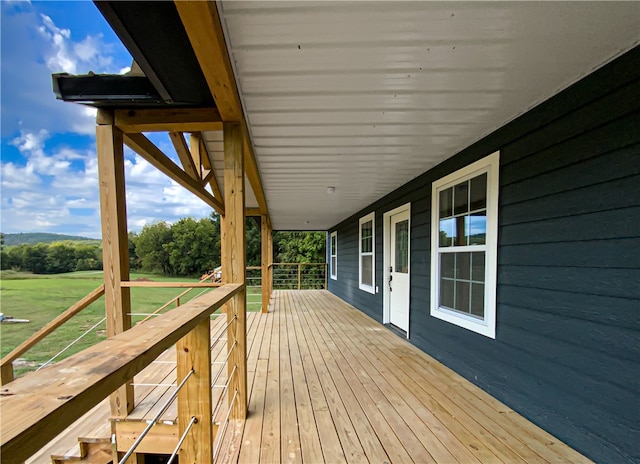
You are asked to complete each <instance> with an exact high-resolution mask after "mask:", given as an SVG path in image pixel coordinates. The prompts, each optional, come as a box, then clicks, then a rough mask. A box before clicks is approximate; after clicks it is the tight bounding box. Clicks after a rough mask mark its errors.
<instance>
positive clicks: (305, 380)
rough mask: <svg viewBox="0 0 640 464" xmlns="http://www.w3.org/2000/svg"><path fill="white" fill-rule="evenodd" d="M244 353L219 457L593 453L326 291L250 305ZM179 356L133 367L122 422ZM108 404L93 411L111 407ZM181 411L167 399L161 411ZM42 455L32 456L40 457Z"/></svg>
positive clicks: (268, 460)
mask: <svg viewBox="0 0 640 464" xmlns="http://www.w3.org/2000/svg"><path fill="white" fill-rule="evenodd" d="M225 320H226V318H224V317H219V318H218V319H217V320H215V321H213V322H212V330H211V331H212V334H215V333H216V332H217V331H218V330H219V328H221V327H224V321H225ZM247 353H248V360H247V366H248V387H249V393H250V400H249V417H248V419H247V421H246V423H244V424H242V423H231V424H230V426H229V428H228V429H227V433H226V434H225V436H224V441H223V442H222V446H221V449H220V453H219V454H218V458H217V462H218V463H236V462H239V463H250V464H253V463H263V464H274V463H280V462H304V463H314V464H315V463H322V462H326V463H331V464H333V463H345V462H348V463H364V462H374V463H411V462H415V463H428V462H441V463H456V462H459V463H505V464H507V463H517V462H528V463H531V462H537V463H560V462H565V463H578V462H590V461H589V460H588V459H586V458H585V457H584V456H582V455H580V454H579V453H577V452H576V451H574V450H572V449H571V448H569V447H568V446H567V445H565V444H563V443H562V442H560V441H559V440H557V439H556V438H554V437H552V436H551V435H549V434H548V433H546V432H544V431H543V430H541V429H540V428H538V427H536V426H535V425H533V424H532V423H531V422H529V421H528V420H526V419H524V418H523V417H522V416H520V415H518V414H517V413H515V412H514V411H513V410H511V409H510V408H508V407H507V406H505V405H504V404H502V403H500V402H499V401H497V400H496V399H494V398H493V397H491V396H489V395H488V394H486V393H485V392H484V391H482V390H480V389H479V388H477V387H475V386H474V385H473V384H471V383H469V382H468V381H466V380H465V379H463V378H462V377H460V376H459V375H457V374H455V373H454V372H453V371H451V370H449V369H448V368H446V367H445V366H443V365H442V364H440V363H439V362H438V361H436V360H434V359H433V358H431V357H430V356H428V355H426V354H425V353H423V352H421V351H420V350H418V349H417V348H415V347H413V346H412V345H411V344H409V343H408V342H407V341H406V340H404V339H403V338H401V337H399V336H397V335H396V334H394V333H393V332H391V331H390V330H388V329H387V328H385V327H384V326H382V325H380V324H378V323H377V322H375V321H374V320H372V319H371V318H369V317H368V316H366V315H364V314H363V313H362V312H360V311H358V310H356V309H354V308H353V307H351V306H350V305H348V304H346V303H345V302H344V301H342V300H340V299H339V298H337V297H335V296H333V295H332V294H330V293H329V292H327V291H323V290H304V291H274V294H273V296H272V299H271V307H270V312H269V313H268V314H262V313H249V314H248V315H247ZM225 355H226V343H224V342H221V343H219V344H218V345H217V346H216V347H214V350H212V363H214V364H215V365H214V366H213V369H212V370H213V371H214V372H215V371H217V370H218V368H219V367H220V363H221V362H222V361H223V359H224V357H225ZM172 361H173V362H172ZM174 362H175V350H168V351H167V352H165V353H164V354H163V355H162V356H161V357H160V358H158V360H157V362H155V363H154V364H152V365H151V366H149V367H148V368H147V369H146V370H144V371H143V372H141V373H140V375H138V376H136V379H135V382H136V383H137V384H139V386H137V387H136V398H137V402H138V405H137V407H136V409H135V410H134V411H133V412H132V414H131V416H130V418H129V421H128V422H127V424H131V425H133V424H135V423H136V422H138V423H139V424H141V425H143V424H145V423H146V420H147V419H148V418H149V416H150V415H153V414H154V411H155V410H157V408H158V407H159V405H161V404H163V400H162V398H164V397H166V396H167V395H168V392H170V391H171V387H166V386H158V387H149V386H145V385H144V384H162V385H166V384H172V383H175V364H174ZM225 376H226V369H225V372H223V375H222V376H221V378H220V379H219V380H218V381H217V384H218V385H220V384H224V382H225ZM140 384H142V385H140ZM213 394H214V404H215V403H217V401H218V400H219V399H220V390H219V389H215V388H214V390H213ZM226 403H227V402H226V401H225V400H224V399H222V409H221V410H220V411H219V414H218V418H220V417H224V416H225V408H226V407H227V404H226ZM102 409H103V410H101V412H100V414H97V413H96V412H95V410H94V412H93V418H92V419H90V420H93V421H95V417H96V416H97V415H103V414H104V415H105V416H106V415H108V407H106V406H103V408H102ZM175 415H176V410H175V407H173V408H170V409H169V410H168V411H167V412H166V413H165V414H164V415H163V418H162V421H163V422H164V424H171V423H175V419H176V418H175ZM91 416H92V415H87V416H86V418H85V419H83V420H89V419H87V418H91ZM79 422H82V421H79ZM167 427H171V426H170V425H167ZM171 433H172V434H173V435H172V436H171V437H170V438H171V439H170V440H169V441H170V442H171V443H169V444H166V443H165V444H166V445H167V446H166V447H165V446H163V448H170V449H172V448H173V446H175V442H177V427H175V428H174V429H171ZM65 434H66V435H69V436H68V437H67V438H68V439H69V440H70V439H72V438H73V442H75V438H74V437H72V435H73V434H67V433H66V432H65ZM65 434H63V435H65ZM133 438H134V435H133V434H132V436H131V437H130V439H131V440H132V439H133ZM69 440H67V441H69ZM127 440H129V438H126V439H125V438H124V437H121V440H120V441H122V442H123V443H119V444H118V447H119V448H121V447H122V446H124V445H125V443H124V442H126V441H127ZM73 442H70V443H71V444H73ZM143 443H144V442H143ZM150 446H151V448H153V447H154V445H153V444H150ZM214 446H215V443H214ZM57 447H58V448H60V447H62V448H64V447H67V449H68V444H67V443H66V442H65V443H58V445H57ZM143 448H146V447H143ZM147 451H152V450H151V449H148V450H147ZM38 456H39V457H38V458H36V460H33V459H32V460H31V461H30V462H44V461H39V459H42V457H44V454H39V455H38Z"/></svg>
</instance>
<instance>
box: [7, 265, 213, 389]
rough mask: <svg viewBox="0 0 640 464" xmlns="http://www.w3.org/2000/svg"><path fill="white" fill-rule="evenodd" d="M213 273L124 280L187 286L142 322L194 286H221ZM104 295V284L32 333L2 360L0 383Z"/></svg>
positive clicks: (10, 378)
mask: <svg viewBox="0 0 640 464" xmlns="http://www.w3.org/2000/svg"><path fill="white" fill-rule="evenodd" d="M212 276H213V273H212V274H206V275H204V276H202V277H201V278H200V281H199V282H198V283H197V284H194V283H191V282H138V281H128V282H122V286H123V287H156V288H186V289H187V290H185V291H184V292H182V293H180V294H179V295H178V296H176V297H174V298H173V299H171V300H170V301H168V302H167V303H165V304H164V305H162V306H160V307H159V308H158V309H156V310H155V311H153V312H152V313H150V314H149V315H147V316H146V317H145V318H144V319H143V320H142V321H141V322H145V321H147V320H148V319H150V318H151V317H153V316H156V315H157V314H159V313H160V312H161V311H162V310H164V309H166V308H167V307H169V306H170V305H171V304H172V303H176V306H180V298H182V297H184V296H185V295H187V294H188V293H189V292H190V291H191V290H193V289H194V288H212V287H214V288H215V287H220V286H222V284H221V283H220V282H207V280H209V279H211V278H212ZM102 295H104V284H103V285H100V286H99V287H98V288H96V289H95V290H93V291H92V292H91V293H89V294H88V295H86V296H85V297H84V298H82V299H81V300H79V301H78V302H77V303H75V304H74V305H73V306H71V307H69V309H67V310H66V311H64V312H63V313H61V314H60V315H58V316H57V317H56V318H55V319H53V320H52V321H51V322H49V323H47V324H46V325H45V326H44V327H42V328H41V329H40V330H38V331H37V332H36V333H34V334H33V335H31V336H30V337H29V338H28V339H26V340H25V341H24V342H22V343H21V344H20V345H18V346H17V347H16V348H15V349H14V350H13V351H11V352H10V353H9V354H8V355H6V356H5V357H4V358H2V359H1V360H0V385H6V384H8V383H9V382H12V381H13V380H14V378H15V377H14V372H13V363H14V362H15V361H16V360H17V359H18V358H19V357H20V356H22V355H23V354H24V353H26V352H27V351H28V350H30V349H31V348H33V347H34V346H35V345H37V344H38V343H39V342H41V341H42V340H43V339H44V338H46V337H47V336H49V335H50V334H51V333H53V332H54V331H55V330H56V329H58V328H59V327H60V326H62V325H63V324H64V323H66V322H67V321H69V320H70V319H71V318H73V317H74V316H76V315H78V314H79V313H80V312H81V311H82V310H83V309H85V308H87V307H88V306H89V305H90V304H91V303H94V302H95V301H97V300H98V299H99V298H100V297H102Z"/></svg>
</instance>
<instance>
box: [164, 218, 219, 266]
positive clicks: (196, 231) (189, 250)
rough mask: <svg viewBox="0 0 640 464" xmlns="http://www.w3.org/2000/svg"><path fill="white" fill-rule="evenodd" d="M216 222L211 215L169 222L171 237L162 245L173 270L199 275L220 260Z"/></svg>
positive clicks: (217, 263) (216, 264)
mask: <svg viewBox="0 0 640 464" xmlns="http://www.w3.org/2000/svg"><path fill="white" fill-rule="evenodd" d="M216 232H217V231H216V224H214V222H213V221H212V220H211V219H207V218H205V219H200V220H199V221H196V220H195V219H192V218H186V219H181V220H179V221H178V222H176V223H175V224H173V225H172V226H171V235H172V237H173V240H172V241H171V242H169V243H167V244H166V245H165V250H166V251H167V252H168V253H169V263H170V265H171V270H172V273H173V274H176V275H184V276H188V275H201V274H202V273H203V272H205V271H207V270H209V269H213V268H214V267H216V266H218V265H219V263H220V247H219V246H216V243H217V242H218V241H217V240H216V235H219V231H218V232H217V233H216Z"/></svg>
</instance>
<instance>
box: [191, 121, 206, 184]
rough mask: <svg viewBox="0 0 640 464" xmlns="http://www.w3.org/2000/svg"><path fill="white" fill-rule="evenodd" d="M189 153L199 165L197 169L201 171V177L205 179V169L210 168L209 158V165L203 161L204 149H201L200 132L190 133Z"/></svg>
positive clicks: (195, 163)
mask: <svg viewBox="0 0 640 464" xmlns="http://www.w3.org/2000/svg"><path fill="white" fill-rule="evenodd" d="M189 153H190V154H191V160H192V161H193V164H194V165H195V166H196V167H197V171H198V172H199V173H200V175H199V176H198V178H199V179H204V171H205V170H208V169H209V166H208V160H207V166H205V164H204V163H203V161H204V160H203V159H202V150H201V149H200V132H194V133H191V134H189Z"/></svg>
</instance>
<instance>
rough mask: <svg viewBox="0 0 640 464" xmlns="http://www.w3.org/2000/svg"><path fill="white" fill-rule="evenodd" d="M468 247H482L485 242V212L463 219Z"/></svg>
mask: <svg viewBox="0 0 640 464" xmlns="http://www.w3.org/2000/svg"><path fill="white" fill-rule="evenodd" d="M465 231H466V234H467V235H468V236H469V245H484V244H485V243H486V241H487V212H486V211H479V212H477V213H473V214H471V215H470V216H466V217H465Z"/></svg>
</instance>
